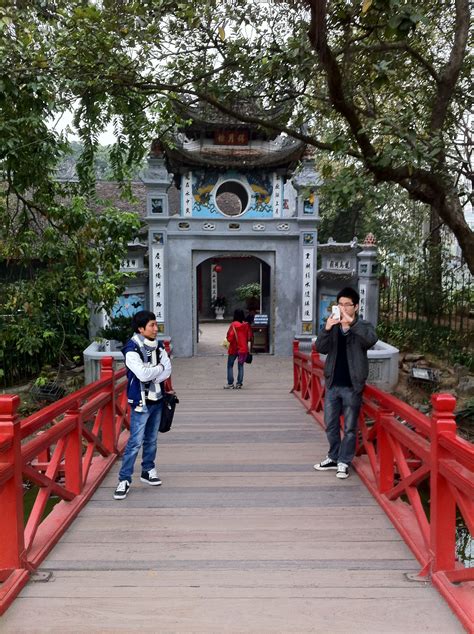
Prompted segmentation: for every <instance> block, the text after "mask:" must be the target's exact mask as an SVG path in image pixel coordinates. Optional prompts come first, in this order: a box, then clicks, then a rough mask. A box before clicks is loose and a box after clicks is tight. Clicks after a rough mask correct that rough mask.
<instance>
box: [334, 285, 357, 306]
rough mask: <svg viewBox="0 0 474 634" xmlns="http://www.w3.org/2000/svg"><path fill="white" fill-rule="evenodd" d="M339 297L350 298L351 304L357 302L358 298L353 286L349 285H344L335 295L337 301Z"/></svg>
mask: <svg viewBox="0 0 474 634" xmlns="http://www.w3.org/2000/svg"><path fill="white" fill-rule="evenodd" d="M341 297H348V298H349V299H351V300H352V303H353V304H358V303H359V299H360V298H359V293H358V292H357V291H356V290H355V288H352V287H350V286H346V287H345V288H343V289H342V290H340V291H339V293H338V294H337V297H336V299H337V301H339V300H340V299H341Z"/></svg>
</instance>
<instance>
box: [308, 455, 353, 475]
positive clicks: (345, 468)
mask: <svg viewBox="0 0 474 634" xmlns="http://www.w3.org/2000/svg"><path fill="white" fill-rule="evenodd" d="M314 469H316V471H329V470H331V469H333V470H334V471H336V478H340V479H345V478H348V477H349V465H347V464H346V463H345V462H336V461H335V460H332V459H331V458H329V456H326V458H324V460H321V462H318V463H317V464H315V465H314Z"/></svg>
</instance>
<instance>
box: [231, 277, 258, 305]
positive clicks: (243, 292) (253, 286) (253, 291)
mask: <svg viewBox="0 0 474 634" xmlns="http://www.w3.org/2000/svg"><path fill="white" fill-rule="evenodd" d="M235 294H236V295H237V298H238V299H239V300H241V301H245V305H246V306H247V310H249V311H255V310H258V309H259V308H260V284H259V283H258V282H251V283H250V284H242V286H238V287H237V288H236V289H235Z"/></svg>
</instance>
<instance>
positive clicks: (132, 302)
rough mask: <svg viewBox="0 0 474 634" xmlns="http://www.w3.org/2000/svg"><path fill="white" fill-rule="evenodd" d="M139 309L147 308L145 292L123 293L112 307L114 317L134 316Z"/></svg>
mask: <svg viewBox="0 0 474 634" xmlns="http://www.w3.org/2000/svg"><path fill="white" fill-rule="evenodd" d="M139 310H145V294H144V293H136V294H135V295H121V296H120V297H119V298H118V300H117V301H116V303H115V306H114V307H113V309H112V317H119V316H122V317H132V316H133V315H134V314H135V313H137V312H138V311H139Z"/></svg>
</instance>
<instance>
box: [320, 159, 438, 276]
mask: <svg viewBox="0 0 474 634" xmlns="http://www.w3.org/2000/svg"><path fill="white" fill-rule="evenodd" d="M320 165H321V173H322V175H323V178H324V182H323V185H322V187H321V189H320V207H321V209H322V212H321V224H320V227H319V240H320V241H321V242H325V241H327V240H328V239H329V238H330V237H331V238H333V239H334V240H336V241H337V242H349V241H351V240H352V239H353V238H354V237H357V238H359V240H362V239H363V238H364V237H365V236H366V235H367V234H368V233H373V234H374V235H375V236H376V238H377V246H378V251H379V257H380V259H381V262H382V264H383V265H388V266H390V265H392V264H393V263H395V262H399V261H400V259H401V258H402V257H404V256H408V255H410V256H412V255H413V254H414V253H422V252H423V244H424V236H423V221H425V223H426V222H427V220H428V214H427V210H426V207H425V206H424V205H422V204H421V203H419V202H417V201H415V200H412V199H410V198H409V196H408V195H407V193H406V192H404V191H403V190H402V189H401V188H396V187H393V186H392V185H390V184H388V183H381V184H379V185H375V184H374V182H373V180H372V178H371V177H370V176H369V175H368V174H367V173H366V172H365V171H363V170H360V169H358V168H357V167H356V166H355V165H354V164H353V162H349V161H342V160H332V161H329V160H323V161H321V163H320Z"/></svg>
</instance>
